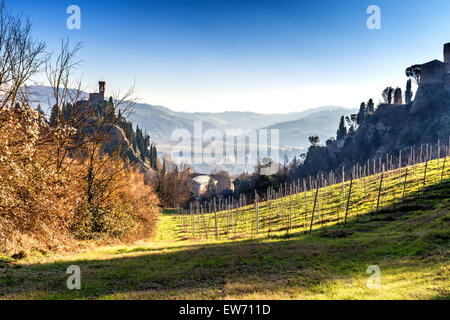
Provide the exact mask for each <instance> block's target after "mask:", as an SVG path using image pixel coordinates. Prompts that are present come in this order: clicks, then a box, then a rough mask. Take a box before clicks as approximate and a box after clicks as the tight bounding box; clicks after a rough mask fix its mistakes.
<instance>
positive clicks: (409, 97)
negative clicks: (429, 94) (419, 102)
mask: <svg viewBox="0 0 450 320" xmlns="http://www.w3.org/2000/svg"><path fill="white" fill-rule="evenodd" d="M412 97H413V93H412V88H411V79H408V81H407V82H406V91H405V103H406V104H409V103H411V101H412Z"/></svg>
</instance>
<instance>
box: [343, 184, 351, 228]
mask: <svg viewBox="0 0 450 320" xmlns="http://www.w3.org/2000/svg"><path fill="white" fill-rule="evenodd" d="M352 185H353V175H352V176H351V177H350V190H349V192H348V198H347V208H346V209H345V219H344V226H345V225H346V224H347V215H348V209H349V208H350V199H351V198H350V197H351V195H352Z"/></svg>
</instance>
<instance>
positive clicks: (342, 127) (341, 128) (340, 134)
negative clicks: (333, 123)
mask: <svg viewBox="0 0 450 320" xmlns="http://www.w3.org/2000/svg"><path fill="white" fill-rule="evenodd" d="M346 135H347V127H346V126H345V117H344V116H342V117H341V120H340V121H339V129H338V131H337V134H336V138H337V139H338V140H340V139H342V138H344V137H345V136H346Z"/></svg>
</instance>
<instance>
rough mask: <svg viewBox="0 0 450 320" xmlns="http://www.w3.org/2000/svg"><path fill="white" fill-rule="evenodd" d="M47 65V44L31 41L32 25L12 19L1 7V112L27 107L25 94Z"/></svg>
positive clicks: (22, 20) (27, 21) (18, 19)
mask: <svg viewBox="0 0 450 320" xmlns="http://www.w3.org/2000/svg"><path fill="white" fill-rule="evenodd" d="M45 61H46V57H45V43H44V42H40V41H35V40H34V39H33V38H32V37H31V22H30V21H29V20H24V19H22V17H20V16H18V17H14V16H12V15H10V14H9V13H8V12H7V10H6V8H5V3H4V1H2V2H1V3H0V110H2V109H3V108H5V107H8V106H14V105H15V104H16V102H21V103H23V104H27V101H26V100H24V98H25V97H26V95H25V94H23V91H24V90H25V89H26V84H27V82H28V81H29V80H30V79H31V78H32V77H33V76H34V75H36V74H37V73H38V72H39V71H40V70H41V67H42V66H43V64H44V63H45Z"/></svg>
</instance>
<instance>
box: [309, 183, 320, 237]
mask: <svg viewBox="0 0 450 320" xmlns="http://www.w3.org/2000/svg"><path fill="white" fill-rule="evenodd" d="M318 194H319V184H318V183H317V189H316V196H315V197H314V206H313V211H312V215H311V225H310V227H309V233H311V232H312V227H313V223H314V211H316V203H317V195H318Z"/></svg>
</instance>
